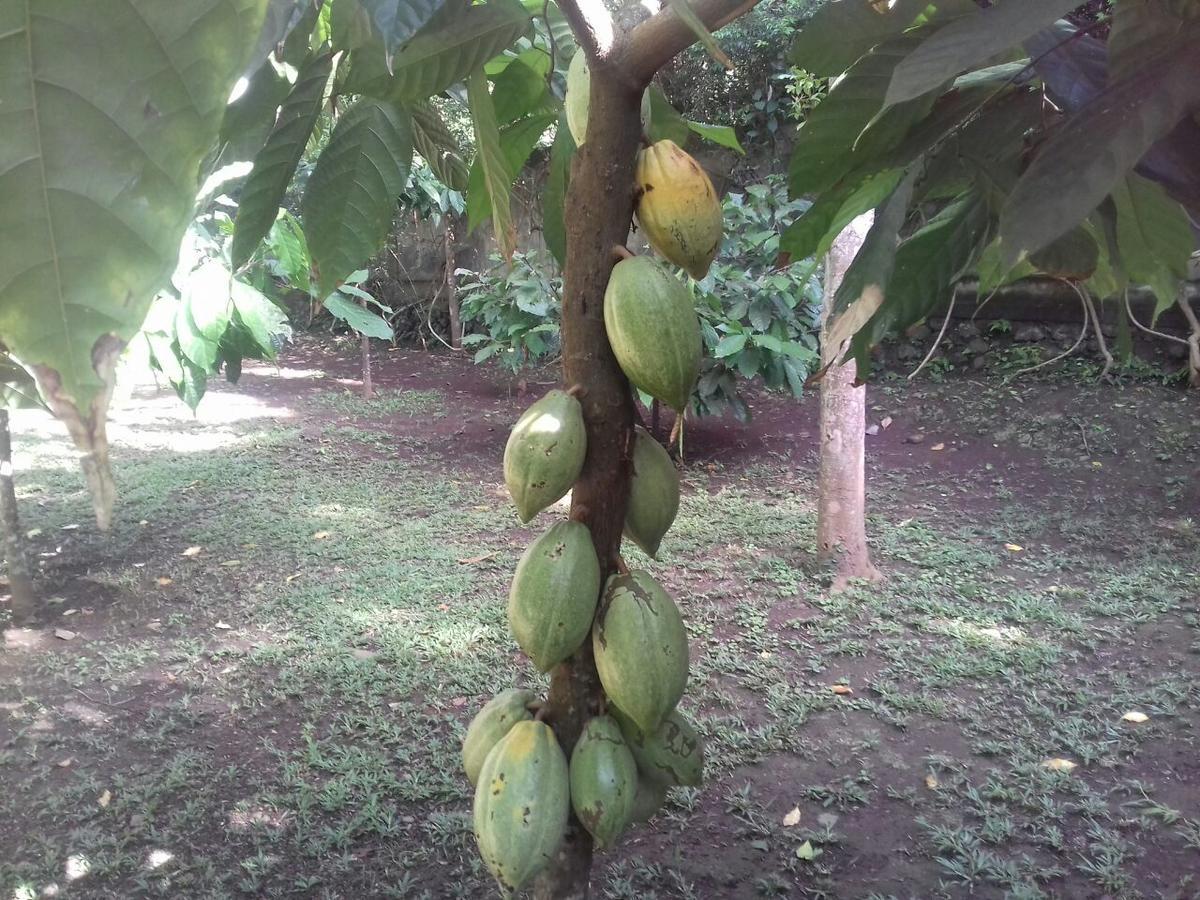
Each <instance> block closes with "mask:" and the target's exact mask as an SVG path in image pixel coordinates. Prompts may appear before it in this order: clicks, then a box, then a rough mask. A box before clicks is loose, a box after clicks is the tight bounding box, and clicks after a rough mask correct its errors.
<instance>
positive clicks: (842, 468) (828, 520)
mask: <svg viewBox="0 0 1200 900" xmlns="http://www.w3.org/2000/svg"><path fill="white" fill-rule="evenodd" d="M872 220H873V214H872V213H867V214H865V215H862V216H859V217H858V218H857V219H855V220H854V221H853V222H851V223H850V224H849V225H847V226H846V228H845V229H844V230H843V231H842V233H841V234H839V235H838V237H837V239H836V240H834V242H833V246H832V247H831V248H830V250H829V255H828V256H827V257H826V259H825V297H824V300H825V305H824V310H823V312H822V315H821V361H822V364H823V365H828V366H829V368H828V369H827V370H826V372H825V376H824V378H822V379H821V421H820V425H821V469H820V475H819V480H818V483H817V558H818V559H819V560H821V561H822V562H832V561H834V560H836V561H837V570H836V575H835V577H834V583H833V590H835V591H840V590H843V589H844V588H845V587H846V585H847V584H848V582H849V581H850V579H852V578H865V579H868V580H871V581H876V580H878V579H880V578H881V577H882V575H881V574H880V572H879V570H878V569H876V568H875V566H874V565H873V564H872V563H871V555H870V551H869V550H868V548H867V526H866V505H867V504H866V471H865V446H864V444H865V434H866V424H867V388H866V385H859V386H857V387H855V384H854V382H855V381H856V379H857V377H858V367H857V365H856V364H855V362H854V360H853V359H851V360H847V361H846V362H845V363H842V364H838V362H837V360H838V359H839V358H840V357H841V356H842V354H843V353H844V352H845V346H844V344H843V345H842V346H837V347H834V346H830V342H829V341H828V340H827V338H828V336H829V333H830V329H831V327H832V325H833V323H834V321H835V317H834V316H833V298H834V295H835V294H836V293H837V289H838V286H839V285H840V284H841V283H842V278H843V277H844V276H845V274H846V270H847V269H849V268H850V263H852V262H853V261H854V257H855V255H856V254H857V253H858V251H859V249H860V248H861V247H862V244H863V241H864V240H865V239H866V236H867V232H868V231H869V230H870V228H871V222H872Z"/></svg>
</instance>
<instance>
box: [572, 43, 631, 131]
mask: <svg viewBox="0 0 1200 900" xmlns="http://www.w3.org/2000/svg"><path fill="white" fill-rule="evenodd" d="M591 93H592V75H591V72H590V70H589V69H588V64H587V54H585V53H584V52H583V51H582V50H577V51H576V52H575V55H574V56H572V57H571V64H570V65H569V66H567V95H566V97H564V98H563V105H564V106H565V107H566V109H567V128H568V129H569V130H570V132H571V137H572V138H574V139H575V146H576V147H582V146H583V141H584V138H586V137H587V123H588V104H589V103H590V102H591ZM649 127H650V94H649V93H643V94H642V130H643V131H645V130H646V129H648V128H649Z"/></svg>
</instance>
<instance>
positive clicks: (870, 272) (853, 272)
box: [833, 170, 917, 314]
mask: <svg viewBox="0 0 1200 900" xmlns="http://www.w3.org/2000/svg"><path fill="white" fill-rule="evenodd" d="M916 176H917V173H916V170H913V171H911V172H909V173H908V174H907V175H905V176H904V178H903V179H901V181H900V183H899V184H898V185H896V189H895V190H894V191H892V194H891V196H890V197H888V198H887V200H885V201H884V202H883V205H882V206H880V207H879V209H878V210H876V212H875V222H874V224H873V225H872V226H871V230H870V231H868V232H867V238H866V240H864V241H863V245H862V247H860V248H859V251H858V253H857V254H855V256H854V262H852V263H850V268H848V269H847V270H846V274H845V276H844V277H843V278H842V283H841V284H840V285H838V289H837V293H836V294H835V295H834V297H833V311H834V313H835V314H836V313H840V312H842V311H843V310H845V309H847V308H848V307H849V306H850V304H852V303H854V302H855V301H856V300H858V298H859V297H861V296H863V293H864V292H865V291H866V289H867V288H868V287H871V286H875V287H877V288H879V289H880V290H883V289H884V287H885V286H886V285H887V283H888V281H889V279H890V278H891V277H892V269H893V267H894V266H895V263H896V242H897V238H898V237H899V235H900V229H901V228H903V227H904V222H905V220H906V219H907V218H908V204H909V201H910V200H911V199H912V193H913V184H914V183H915V181H916Z"/></svg>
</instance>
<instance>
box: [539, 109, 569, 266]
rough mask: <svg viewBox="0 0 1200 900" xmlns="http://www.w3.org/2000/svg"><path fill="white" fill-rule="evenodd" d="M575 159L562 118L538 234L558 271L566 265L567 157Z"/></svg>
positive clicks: (565, 121) (551, 160) (555, 135)
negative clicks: (554, 260) (542, 237)
mask: <svg viewBox="0 0 1200 900" xmlns="http://www.w3.org/2000/svg"><path fill="white" fill-rule="evenodd" d="M574 155H575V139H574V138H573V137H571V129H570V128H568V127H567V119H566V115H565V114H564V115H562V116H560V117H559V119H558V128H557V129H556V130H555V132H554V146H553V147H551V148H550V174H549V175H548V176H547V178H546V193H545V195H544V201H543V204H542V234H543V235H544V236H545V239H546V247H547V249H549V251H550V253H551V254H552V255H553V256H554V258H555V259H556V260H557V261H558V267H559V268H560V269H563V268H566V265H567V225H566V220H565V211H566V203H567V187H568V185H569V184H570V180H571V157H573V156H574Z"/></svg>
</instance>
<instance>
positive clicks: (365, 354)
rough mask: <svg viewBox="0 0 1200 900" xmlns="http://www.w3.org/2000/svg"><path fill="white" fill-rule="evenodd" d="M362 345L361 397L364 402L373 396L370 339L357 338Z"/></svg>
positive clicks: (362, 336)
mask: <svg viewBox="0 0 1200 900" xmlns="http://www.w3.org/2000/svg"><path fill="white" fill-rule="evenodd" d="M359 340H360V341H361V343H362V383H363V386H362V395H363V399H364V400H370V399H371V398H372V397H374V396H375V385H374V384H373V383H372V381H371V339H370V338H369V337H367V336H366V335H365V334H364V335H360V336H359Z"/></svg>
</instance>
